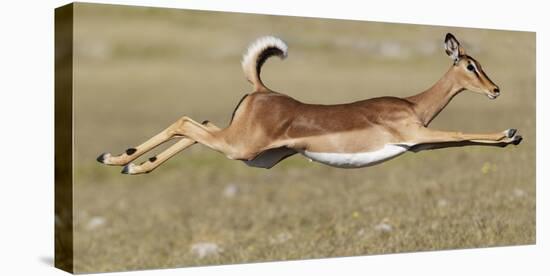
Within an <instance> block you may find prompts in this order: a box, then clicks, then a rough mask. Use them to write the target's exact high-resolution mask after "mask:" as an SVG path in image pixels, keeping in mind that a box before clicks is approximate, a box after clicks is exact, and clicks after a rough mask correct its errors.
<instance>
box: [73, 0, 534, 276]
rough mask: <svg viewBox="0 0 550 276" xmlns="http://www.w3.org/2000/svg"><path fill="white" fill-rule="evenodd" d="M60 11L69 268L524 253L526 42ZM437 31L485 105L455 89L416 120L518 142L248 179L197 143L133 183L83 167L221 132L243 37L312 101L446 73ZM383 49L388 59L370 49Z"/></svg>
mask: <svg viewBox="0 0 550 276" xmlns="http://www.w3.org/2000/svg"><path fill="white" fill-rule="evenodd" d="M75 12H76V20H75V46H76V49H75V53H76V55H75V66H76V70H75V84H74V87H75V91H76V92H75V93H76V94H75V160H76V162H75V170H76V172H75V184H74V185H75V189H74V197H75V204H74V207H75V221H76V224H75V227H74V229H75V235H74V242H75V270H76V271H77V272H92V271H117V270H126V269H144V268H155V267H173V266H189V265H206V264H227V263H243V262H258V261H271V260H287V259H303V258H320V257H331V256H350V255H365V254H383V253H394V252H410V251H421V250H441V249H453V248H471V247H487V246H501V245H515V244H532V243H534V242H535V54H534V49H535V39H534V34H533V33H521V32H509V31H488V30H473V29H460V28H445V27H425V26H416V25H398V24H381V23H363V22H355V21H334V20H330V21H328V20H319V19H305V18H296V17H285V18H282V17H272V16H257V15H242V14H220V13H215V14H214V13H207V12H190V11H181V10H180V11H178V10H163V9H149V8H130V7H125V8H121V7H116V6H95V5H87V4H77V7H76V10H75ZM449 31H450V32H453V33H454V34H455V35H456V36H457V37H458V39H459V40H461V41H462V42H463V44H464V45H465V47H466V50H467V51H469V53H471V55H473V56H474V57H475V58H477V59H478V60H479V61H480V62H481V63H482V64H483V66H484V69H485V71H486V72H487V73H488V74H489V76H490V77H491V78H492V79H493V80H494V81H495V82H496V83H497V84H499V85H500V88H501V90H502V95H501V96H500V97H499V98H498V99H497V100H495V101H489V100H488V99H486V98H485V97H482V96H479V95H474V94H472V93H467V92H466V93H464V94H462V95H460V96H458V97H456V98H455V99H454V100H453V102H452V103H451V104H450V105H449V106H448V107H447V108H446V109H445V110H444V111H443V113H442V114H440V116H439V117H438V118H437V119H436V120H435V121H434V122H433V125H432V127H433V128H438V129H447V130H461V131H465V132H488V131H498V130H504V129H507V128H511V127H514V128H518V129H519V130H520V132H521V133H522V135H523V136H524V137H525V140H524V142H523V143H522V144H521V145H520V146H518V147H507V148H504V149H499V148H480V147H468V148H455V149H444V150H437V151H427V152H421V153H416V154H415V153H407V154H405V155H403V156H401V157H399V158H397V159H394V160H391V161H389V162H387V163H384V164H381V165H378V166H374V167H370V168H364V169H354V170H346V169H337V168H331V167H327V166H324V165H320V164H317V163H310V162H308V161H307V160H306V159H304V158H302V157H301V156H294V157H291V158H289V159H287V160H285V161H284V162H283V163H281V164H279V165H278V166H276V167H275V168H273V169H271V170H264V169H256V168H249V167H247V166H246V165H245V164H243V163H241V162H238V161H231V160H228V159H226V158H225V157H223V156H222V155H220V154H218V153H216V152H213V151H210V150H208V149H206V148H204V147H202V146H200V145H196V146H193V147H192V148H191V149H189V150H186V151H185V152H182V153H181V154H179V155H177V156H176V157H174V158H173V159H171V160H169V161H168V162H167V163H165V164H164V165H162V166H161V167H160V168H158V169H157V170H156V171H154V172H152V173H150V174H147V175H139V176H128V175H122V174H120V173H119V172H120V170H121V168H120V167H106V166H101V165H100V164H98V163H97V162H96V161H95V158H96V157H97V155H99V154H100V153H102V152H104V151H110V152H115V153H118V152H121V151H123V150H124V149H126V148H128V147H130V146H134V145H136V144H139V143H141V142H143V141H145V140H146V139H148V138H149V137H151V136H152V135H154V134H156V133H157V132H159V131H161V130H162V129H163V128H165V127H166V126H168V125H169V124H170V123H172V122H173V121H175V120H176V119H177V118H179V117H181V116H182V115H187V116H190V117H191V118H194V119H196V120H197V121H202V120H205V119H209V120H211V121H213V122H214V123H216V124H218V125H220V126H224V125H226V124H227V123H228V120H229V118H230V115H231V112H232V111H233V108H234V106H235V105H236V104H237V102H238V100H239V99H240V98H241V97H242V95H243V94H244V93H248V92H250V89H251V88H250V86H249V85H248V83H247V82H246V81H245V80H244V77H243V74H242V72H241V69H240V63H239V61H240V55H241V54H242V52H243V51H244V49H245V48H246V46H247V44H248V43H250V42H251V41H252V40H253V39H255V38H256V37H258V36H260V35H265V34H276V35H279V36H281V37H283V38H284V39H285V40H286V41H287V42H288V44H289V47H290V50H289V51H290V53H289V58H288V59H287V60H285V61H284V62H280V61H277V60H270V61H269V62H268V63H267V64H266V65H265V67H264V70H263V71H262V76H263V79H264V80H265V83H267V84H268V86H269V87H271V88H273V89H275V90H278V91H281V92H284V93H287V94H289V95H291V96H293V97H296V98H297V99H299V100H302V101H305V102H312V103H327V104H328V103H343V102H349V101H354V100H359V99H364V98H370V97H376V96H382V95H395V96H406V95H411V94H414V93H416V92H418V91H420V90H422V89H425V88H427V87H429V86H430V85H431V84H433V83H434V82H435V81H436V80H437V79H438V78H439V77H440V76H441V75H443V73H444V72H445V71H446V70H447V68H448V66H450V60H449V59H448V58H447V57H446V56H445V54H444V51H443V49H442V40H443V37H444V35H445V33H446V32H449ZM388 43H389V44H388ZM392 43H393V44H397V45H399V47H400V49H401V50H400V51H399V53H405V54H402V55H401V54H400V55H398V56H391V55H390V56H385V55H384V54H383V49H384V47H387V45H390V44H392ZM266 116H267V115H266ZM366 139H368V137H366ZM166 146H167V145H163V147H162V148H165V147H166ZM162 148H160V149H158V150H162ZM158 150H156V151H155V152H158ZM153 154H154V153H151V155H153ZM138 162H139V161H138ZM228 187H231V188H229V189H234V190H236V192H234V194H233V195H232V196H227V195H226V189H228ZM384 228H386V229H389V228H391V230H390V231H384V230H383V229H384ZM200 242H210V243H215V244H217V245H218V246H219V247H220V248H222V249H223V251H220V252H219V254H217V255H212V256H208V257H205V258H198V257H197V255H196V254H194V253H193V252H192V249H191V248H192V246H193V245H195V244H197V243H200Z"/></svg>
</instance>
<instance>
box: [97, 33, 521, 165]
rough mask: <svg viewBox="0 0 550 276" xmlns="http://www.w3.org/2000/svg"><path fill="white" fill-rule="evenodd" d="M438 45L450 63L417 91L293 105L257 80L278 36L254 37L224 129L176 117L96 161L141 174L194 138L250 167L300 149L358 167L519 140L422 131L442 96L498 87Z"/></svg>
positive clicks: (277, 48)
mask: <svg viewBox="0 0 550 276" xmlns="http://www.w3.org/2000/svg"><path fill="white" fill-rule="evenodd" d="M444 45H445V52H446V53H447V55H448V56H449V57H450V58H451V59H452V61H453V64H452V66H451V68H450V69H449V70H448V71H447V73H445V75H443V77H442V78H441V79H440V80H439V81H437V82H436V83H435V84H434V85H433V86H432V87H431V88H429V89H428V90H426V91H424V92H422V93H420V94H417V95H414V96H410V97H406V98H397V97H380V98H373V99H368V100H362V101H358V102H353V103H347V104H337V105H319V104H306V103H302V102H299V101H297V100H295V99H293V98H291V97H289V96H287V95H285V94H282V93H278V92H274V91H272V90H270V89H269V88H267V87H266V86H265V85H264V83H263V82H262V80H261V78H260V70H261V68H262V65H263V64H264V62H265V61H266V60H267V59H268V58H269V57H271V56H279V57H280V58H282V59H284V58H285V57H286V56H287V49H288V47H287V45H286V44H285V43H284V42H283V41H282V40H280V39H278V38H275V37H271V36H268V37H262V38H260V39H258V40H257V41H256V42H254V43H253V44H252V45H251V46H250V47H249V48H248V51H247V52H246V54H245V55H244V56H243V60H242V68H243V70H244V74H245V76H246V78H247V79H248V81H249V82H250V83H252V85H253V86H254V92H252V93H251V94H247V95H245V96H244V97H243V98H242V99H241V101H240V103H239V104H238V105H237V107H236V108H235V110H234V112H233V116H232V118H231V122H230V124H229V126H228V127H226V128H223V129H222V128H219V127H217V126H215V125H214V124H212V123H211V122H209V121H204V122H203V123H198V122H196V121H194V120H192V119H191V118H189V117H186V116H184V117H181V118H180V119H178V120H177V121H176V122H175V123H173V124H172V125H170V126H169V127H168V128H166V129H165V130H163V131H162V132H160V133H159V134H157V135H155V136H153V137H152V138H151V139H149V140H147V141H146V142H145V143H143V144H141V145H139V146H137V147H135V148H129V149H127V150H126V152H124V153H122V154H120V155H117V156H112V155H111V154H109V153H104V154H102V155H100V156H99V157H98V158H97V160H98V161H99V162H101V163H104V164H107V165H120V166H122V165H125V166H124V168H123V170H122V173H126V174H140V173H148V172H151V171H152V170H154V169H155V168H157V167H158V166H159V165H161V164H162V163H164V162H165V161H166V160H168V159H169V158H170V157H172V156H174V155H175V154H176V153H178V152H180V151H182V150H184V149H186V148H188V147H190V146H192V145H193V144H195V143H200V144H203V145H205V146H207V147H209V148H211V149H213V150H215V151H218V152H220V153H223V154H225V156H227V157H228V158H229V159H234V160H242V161H244V162H245V163H246V164H247V165H249V166H253V167H261V168H271V167H273V166H274V165H276V164H277V163H279V162H280V161H281V160H283V159H285V158H286V157H289V156H291V155H294V154H296V153H300V154H302V155H304V156H306V157H308V158H310V159H311V160H314V161H317V162H320V163H323V164H326V165H329V166H333V167H341V168H360V167H366V166H371V165H375V164H379V163H381V162H384V161H387V160H389V159H391V158H394V157H396V156H398V155H400V154H402V153H404V152H406V151H413V152H417V151H419V150H425V149H436V148H446V147H458V146H469V145H483V146H498V147H504V146H506V145H508V144H515V145H517V144H519V143H520V142H521V140H522V137H521V136H520V135H518V133H517V131H516V130H515V129H507V130H504V131H500V132H495V133H486V134H469V133H462V132H449V131H440V130H433V129H430V128H428V125H429V124H430V122H431V121H432V120H433V119H434V118H435V117H436V116H437V115H438V114H439V112H441V110H442V109H443V108H445V106H446V105H447V104H448V103H449V101H450V100H451V99H452V98H453V97H454V96H455V95H457V94H458V93H460V92H462V91H464V90H470V91H473V92H477V93H481V94H485V95H487V97H489V98H490V99H495V98H497V97H498V96H499V95H500V90H499V88H498V86H497V85H495V84H494V83H493V82H492V81H491V80H490V79H489V77H487V75H486V74H485V72H483V70H482V68H481V65H480V64H479V62H477V61H476V60H475V59H474V58H472V57H471V56H468V55H467V54H466V52H465V50H464V48H463V47H462V46H461V45H460V43H459V42H458V40H457V39H456V38H455V37H454V36H453V35H452V34H447V35H446V37H445V44H444ZM172 138H179V139H180V140H179V141H178V142H177V143H175V144H174V145H172V146H171V147H169V148H168V149H166V150H165V151H163V152H161V153H160V154H158V155H157V156H155V157H151V158H149V159H148V160H147V161H145V162H143V163H142V164H140V165H135V164H133V163H130V162H131V161H132V160H134V159H136V158H138V157H139V156H141V155H142V154H144V153H146V152H147V151H149V150H151V149H152V148H154V147H156V146H158V145H160V144H162V143H164V142H166V141H168V140H170V139H172Z"/></svg>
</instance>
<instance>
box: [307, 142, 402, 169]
mask: <svg viewBox="0 0 550 276" xmlns="http://www.w3.org/2000/svg"><path fill="white" fill-rule="evenodd" d="M410 147H411V144H387V145H385V146H384V147H383V148H381V149H379V150H375V151H369V152H359V153H327V152H310V151H303V152H301V154H303V155H304V156H306V157H308V158H310V159H311V160H313V161H316V162H319V163H323V164H326V165H329V166H333V167H339V168H361V167H367V166H372V165H376V164H379V163H382V162H384V161H387V160H389V159H391V158H394V157H396V156H399V155H401V154H403V153H404V152H406V151H407V150H408V149H409V148H410Z"/></svg>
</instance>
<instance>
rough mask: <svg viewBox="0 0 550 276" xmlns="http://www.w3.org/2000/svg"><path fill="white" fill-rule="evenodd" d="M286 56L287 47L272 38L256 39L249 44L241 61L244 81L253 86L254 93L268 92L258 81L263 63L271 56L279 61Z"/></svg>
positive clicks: (277, 39)
mask: <svg viewBox="0 0 550 276" xmlns="http://www.w3.org/2000/svg"><path fill="white" fill-rule="evenodd" d="M287 55H288V46H287V45H286V43H285V42H284V41H282V40H281V39H279V38H276V37H274V36H264V37H260V38H258V39H257V40H256V41H254V43H252V44H250V46H249V47H248V50H247V51H246V53H245V54H244V55H243V60H242V61H241V64H242V67H243V71H244V75H245V77H246V79H247V80H248V81H249V82H250V83H252V85H254V90H255V91H262V90H268V89H267V87H265V86H264V84H263V83H262V80H261V79H260V71H261V69H262V65H263V64H264V62H265V61H266V60H267V59H268V58H270V57H271V56H279V57H280V58H281V59H284V58H286V57H287Z"/></svg>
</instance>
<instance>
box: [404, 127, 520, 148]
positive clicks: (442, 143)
mask: <svg viewBox="0 0 550 276" xmlns="http://www.w3.org/2000/svg"><path fill="white" fill-rule="evenodd" d="M522 140H523V137H521V135H518V134H517V130H516V129H513V128H512V129H507V130H505V131H502V132H497V133H487V134H471V133H462V132H450V131H439V130H431V129H428V128H421V129H420V130H419V131H418V132H417V133H416V138H414V139H413V142H414V146H413V147H412V148H411V150H412V151H420V150H426V149H439V148H448V147H462V146H472V145H479V146H496V147H505V146H507V145H509V144H514V145H518V144H519V143H521V141H522Z"/></svg>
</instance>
